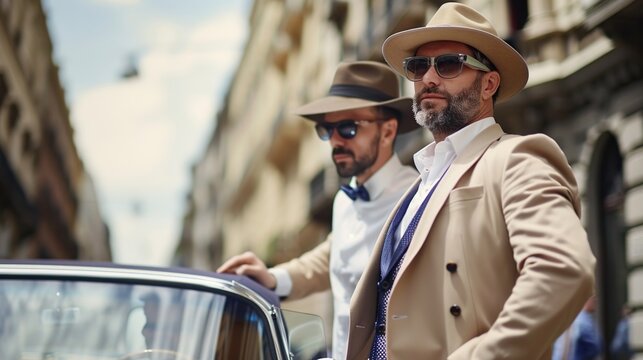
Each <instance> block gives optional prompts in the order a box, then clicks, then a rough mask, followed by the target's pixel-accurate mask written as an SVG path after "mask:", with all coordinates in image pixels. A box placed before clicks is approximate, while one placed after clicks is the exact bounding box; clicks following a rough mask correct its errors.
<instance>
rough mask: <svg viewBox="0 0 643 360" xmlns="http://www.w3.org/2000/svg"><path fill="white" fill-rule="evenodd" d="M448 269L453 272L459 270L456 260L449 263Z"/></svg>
mask: <svg viewBox="0 0 643 360" xmlns="http://www.w3.org/2000/svg"><path fill="white" fill-rule="evenodd" d="M447 271H448V272H450V273H452V274H453V273H454V272H456V271H458V264H456V263H454V262H450V263H447Z"/></svg>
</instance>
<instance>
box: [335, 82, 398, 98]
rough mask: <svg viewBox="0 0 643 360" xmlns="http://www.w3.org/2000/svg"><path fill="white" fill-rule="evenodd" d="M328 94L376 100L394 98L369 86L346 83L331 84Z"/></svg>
mask: <svg viewBox="0 0 643 360" xmlns="http://www.w3.org/2000/svg"><path fill="white" fill-rule="evenodd" d="M328 95H330V96H343V97H353V98H360V99H365V100H370V101H376V102H382V101H387V100H391V99H394V97H392V96H390V95H388V94H385V93H383V92H381V91H379V90H376V89H373V88H370V87H366V86H361V85H347V84H338V85H332V86H331V87H330V90H329V91H328Z"/></svg>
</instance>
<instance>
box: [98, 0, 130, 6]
mask: <svg viewBox="0 0 643 360" xmlns="http://www.w3.org/2000/svg"><path fill="white" fill-rule="evenodd" d="M92 1H93V2H95V3H96V4H104V5H111V6H130V5H136V4H138V3H140V2H141V0H92Z"/></svg>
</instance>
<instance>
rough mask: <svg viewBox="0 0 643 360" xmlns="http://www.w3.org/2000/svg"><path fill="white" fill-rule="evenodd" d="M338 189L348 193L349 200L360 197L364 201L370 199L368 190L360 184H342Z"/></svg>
mask: <svg viewBox="0 0 643 360" xmlns="http://www.w3.org/2000/svg"><path fill="white" fill-rule="evenodd" d="M340 189H341V190H342V191H343V192H344V193H346V195H348V197H349V198H351V200H353V201H355V200H356V199H357V198H360V199H362V200H364V201H369V200H371V197H370V196H369V195H368V190H366V188H365V187H364V185H360V186H358V187H356V188H354V187H352V186H350V185H342V186H340Z"/></svg>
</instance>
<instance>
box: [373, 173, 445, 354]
mask: <svg viewBox="0 0 643 360" xmlns="http://www.w3.org/2000/svg"><path fill="white" fill-rule="evenodd" d="M445 173H446V172H445ZM445 173H443V174H442V176H441V177H440V178H439V179H438V181H437V182H436V184H435V185H434V186H433V188H431V191H429V193H428V194H427V195H426V197H425V198H424V201H422V204H421V205H420V207H419V208H418V210H417V211H416V213H415V214H414V215H413V218H412V219H411V222H410V223H409V225H408V227H407V228H406V231H405V232H404V235H402V238H401V239H400V242H399V244H398V245H397V247H395V233H396V231H397V228H398V226H399V225H400V222H401V221H402V218H403V217H404V214H405V213H406V211H407V209H408V207H409V204H410V203H411V199H413V196H415V193H416V192H417V190H418V187H419V185H418V186H416V187H415V189H413V191H411V192H409V195H408V196H407V197H406V198H405V199H404V201H403V202H402V204H401V205H400V207H399V208H398V210H397V212H396V213H395V216H394V217H393V221H392V222H391V224H390V226H389V228H388V230H387V232H386V237H385V238H384V245H383V247H382V255H381V257H380V281H378V282H377V310H376V314H375V339H374V340H373V345H372V346H371V356H370V360H386V312H387V309H388V303H389V300H390V298H391V289H392V287H393V281H395V277H396V276H397V272H398V271H399V270H400V267H401V265H402V260H403V259H404V255H406V250H407V249H408V247H409V244H410V243H411V239H412V238H413V234H415V229H417V226H418V224H419V223H420V219H421V218H422V214H423V213H424V209H425V208H426V205H427V204H428V203H429V199H430V198H431V195H433V191H434V190H435V188H437V186H438V183H439V182H440V180H442V177H443V176H444V174H445Z"/></svg>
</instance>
